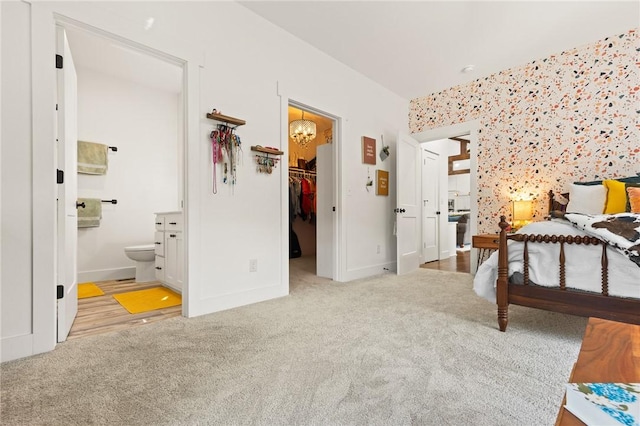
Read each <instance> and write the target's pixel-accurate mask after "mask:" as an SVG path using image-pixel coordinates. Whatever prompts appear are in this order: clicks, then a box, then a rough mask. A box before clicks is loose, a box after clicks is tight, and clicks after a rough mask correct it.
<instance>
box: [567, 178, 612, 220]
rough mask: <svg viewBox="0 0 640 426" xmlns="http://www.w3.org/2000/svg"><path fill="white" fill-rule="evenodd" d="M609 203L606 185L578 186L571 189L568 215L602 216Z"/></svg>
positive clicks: (572, 186)
mask: <svg viewBox="0 0 640 426" xmlns="http://www.w3.org/2000/svg"><path fill="white" fill-rule="evenodd" d="M606 202H607V188H605V187H604V185H576V184H571V187H570V188H569V204H567V213H584V214H602V213H603V212H604V206H605V203H606Z"/></svg>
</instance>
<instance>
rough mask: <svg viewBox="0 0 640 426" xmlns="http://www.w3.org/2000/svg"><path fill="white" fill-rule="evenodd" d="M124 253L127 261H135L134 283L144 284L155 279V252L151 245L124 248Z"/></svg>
mask: <svg viewBox="0 0 640 426" xmlns="http://www.w3.org/2000/svg"><path fill="white" fill-rule="evenodd" d="M124 253H125V254H126V255H127V257H128V258H129V259H131V260H135V261H136V282H138V283H144V282H147V281H154V280H155V279H156V268H155V266H156V263H155V260H156V252H155V246H154V245H153V244H145V245H142V246H129V247H125V248H124Z"/></svg>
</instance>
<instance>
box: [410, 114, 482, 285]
mask: <svg viewBox="0 0 640 426" xmlns="http://www.w3.org/2000/svg"><path fill="white" fill-rule="evenodd" d="M479 131H480V120H471V121H465V122H463V123H457V124H453V125H450V126H443V127H438V128H435V129H430V130H425V131H424V132H420V133H413V134H412V135H411V136H412V137H413V138H414V139H416V140H417V141H419V142H420V143H421V144H424V143H426V142H433V141H436V140H440V139H448V138H452V137H456V136H459V135H462V134H469V148H470V152H469V155H470V160H471V161H470V169H471V172H470V175H469V177H470V180H471V188H470V192H471V200H470V201H471V213H470V217H469V225H470V226H469V232H470V233H471V235H476V234H477V233H478V186H477V175H478V133H479ZM440 161H442V159H440ZM441 184H442V183H441ZM446 202H447V200H444V205H443V204H442V203H443V200H442V194H440V204H441V205H440V208H441V209H444V210H440V211H447V209H446V207H447V206H446ZM441 220H442V219H441ZM421 238H422V237H421ZM439 244H440V245H442V239H440V242H439ZM477 259H478V253H477V250H471V256H470V262H471V273H472V274H474V273H475V269H476V263H477Z"/></svg>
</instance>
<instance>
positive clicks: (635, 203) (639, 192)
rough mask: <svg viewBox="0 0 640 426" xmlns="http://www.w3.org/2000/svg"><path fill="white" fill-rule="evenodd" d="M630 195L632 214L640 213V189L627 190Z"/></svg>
mask: <svg viewBox="0 0 640 426" xmlns="http://www.w3.org/2000/svg"><path fill="white" fill-rule="evenodd" d="M627 194H629V204H631V213H640V188H634V187H629V188H627Z"/></svg>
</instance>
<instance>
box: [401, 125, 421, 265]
mask: <svg viewBox="0 0 640 426" xmlns="http://www.w3.org/2000/svg"><path fill="white" fill-rule="evenodd" d="M397 145H398V149H397V153H396V175H397V179H396V200H397V201H396V203H397V207H396V209H395V212H396V222H397V224H396V226H397V232H396V235H397V240H398V241H397V247H398V248H397V254H396V260H397V264H398V275H400V274H405V273H407V272H411V271H413V270H416V269H418V266H419V262H420V239H421V235H420V183H421V181H420V145H419V144H418V142H417V141H416V140H415V139H413V138H412V137H411V136H409V135H406V134H404V133H399V134H398V144H397Z"/></svg>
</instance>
